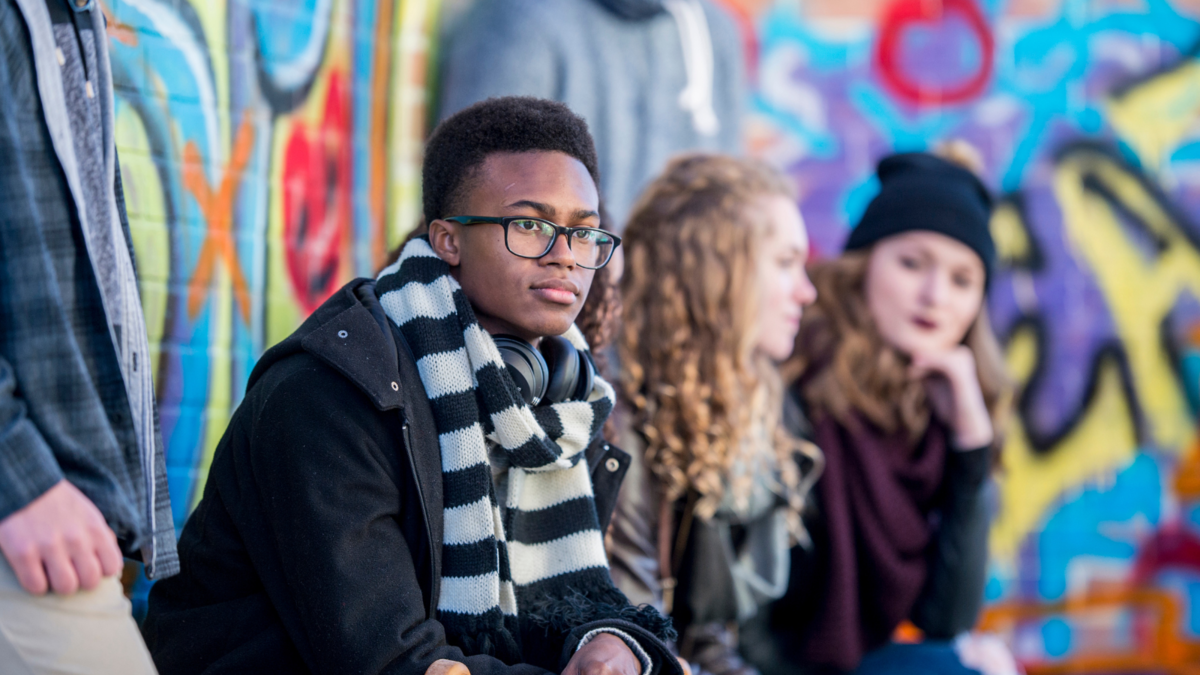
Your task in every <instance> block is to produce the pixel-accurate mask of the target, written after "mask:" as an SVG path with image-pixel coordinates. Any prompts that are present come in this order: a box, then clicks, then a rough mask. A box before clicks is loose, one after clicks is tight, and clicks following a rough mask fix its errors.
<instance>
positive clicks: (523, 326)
mask: <svg viewBox="0 0 1200 675" xmlns="http://www.w3.org/2000/svg"><path fill="white" fill-rule="evenodd" d="M578 314H579V312H578V311H575V310H574V308H570V309H569V310H568V311H564V312H554V313H549V312H538V313H537V315H536V316H530V315H525V316H522V317H516V318H517V319H518V320H516V321H510V323H511V324H512V325H513V326H515V327H516V328H518V329H520V330H521V332H522V333H523V334H525V335H528V336H531V337H537V338H543V337H548V336H550V335H562V334H563V333H565V332H567V331H568V330H569V329H570V328H571V324H573V323H575V317H576V316H578Z"/></svg>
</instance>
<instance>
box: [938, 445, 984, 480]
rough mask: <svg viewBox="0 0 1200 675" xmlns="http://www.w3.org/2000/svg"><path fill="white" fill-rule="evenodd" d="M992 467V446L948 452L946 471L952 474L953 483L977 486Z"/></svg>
mask: <svg viewBox="0 0 1200 675" xmlns="http://www.w3.org/2000/svg"><path fill="white" fill-rule="evenodd" d="M991 468H992V447H991V446H990V445H985V446H984V447H982V448H973V449H970V450H955V451H953V452H951V453H949V458H948V466H947V469H948V472H949V473H950V474H952V475H953V476H954V483H955V485H969V486H972V487H979V486H980V485H982V484H983V481H984V479H986V478H987V476H988V473H989V472H990V471H991Z"/></svg>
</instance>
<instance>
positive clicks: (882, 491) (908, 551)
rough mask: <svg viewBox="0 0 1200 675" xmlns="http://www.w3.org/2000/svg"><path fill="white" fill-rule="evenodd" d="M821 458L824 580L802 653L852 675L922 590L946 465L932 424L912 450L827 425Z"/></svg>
mask: <svg viewBox="0 0 1200 675" xmlns="http://www.w3.org/2000/svg"><path fill="white" fill-rule="evenodd" d="M814 440H815V441H816V443H817V445H818V446H819V447H820V448H821V450H822V451H823V452H824V453H825V473H824V475H823V476H822V477H821V481H820V483H819V484H818V486H817V498H818V500H819V504H820V508H821V514H820V517H821V518H823V519H824V521H825V526H826V529H827V531H828V547H826V548H824V550H822V551H817V555H820V556H824V557H825V558H826V560H825V561H824V562H825V563H826V564H825V565H820V566H819V568H820V567H823V568H824V569H826V570H828V577H827V578H826V579H825V580H823V582H822V584H823V586H824V588H825V592H824V598H823V599H821V600H820V601H819V603H818V605H817V608H816V614H815V616H814V617H813V622H812V623H811V624H810V625H811V626H812V630H811V633H810V635H809V636H808V640H807V644H806V645H805V647H804V654H805V656H806V657H807V660H808V661H809V662H810V663H813V664H820V665H826V666H834V667H836V668H839V669H841V670H853V669H854V668H855V667H857V666H858V663H859V661H861V660H862V657H863V654H864V653H866V652H867V651H869V650H871V649H874V648H875V647H878V646H880V645H882V644H883V643H885V642H887V641H888V639H889V638H890V637H891V634H892V632H893V631H894V630H895V629H896V626H898V625H899V624H900V622H901V621H903V620H905V619H907V618H908V616H909V612H911V611H912V608H913V605H914V604H915V602H916V600H917V597H918V595H919V594H920V592H921V588H922V586H923V585H924V583H925V574H926V548H927V547H928V546H929V544H930V541H931V539H932V536H933V535H932V532H931V529H930V524H929V512H930V510H931V509H932V508H933V506H934V503H935V500H936V499H937V497H938V493H939V488H940V487H941V483H942V476H943V473H944V470H945V465H946V436H945V432H944V431H943V430H942V429H941V428H940V427H939V426H937V425H936V424H930V427H929V431H928V432H927V433H926V435H925V437H924V438H923V439H922V440H921V441H920V442H919V443H917V444H916V446H915V447H913V445H912V443H911V442H909V441H907V440H906V439H904V438H903V437H902V436H899V435H897V436H890V437H888V436H884V435H881V434H880V433H879V432H878V431H877V430H875V429H874V428H873V427H871V426H870V425H868V424H867V423H866V422H864V421H861V420H856V422H855V423H854V424H851V425H848V426H843V425H842V424H839V423H838V422H836V421H834V420H832V419H831V418H829V417H828V416H825V417H824V418H823V419H821V420H817V422H816V427H815V438H814Z"/></svg>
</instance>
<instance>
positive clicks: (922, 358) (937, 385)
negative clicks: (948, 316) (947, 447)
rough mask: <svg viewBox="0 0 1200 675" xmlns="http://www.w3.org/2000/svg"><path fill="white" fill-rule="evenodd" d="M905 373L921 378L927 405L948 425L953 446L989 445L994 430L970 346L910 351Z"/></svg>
mask: <svg viewBox="0 0 1200 675" xmlns="http://www.w3.org/2000/svg"><path fill="white" fill-rule="evenodd" d="M909 374H910V375H911V376H912V377H913V378H917V379H922V380H924V381H925V389H926V392H927V396H928V398H929V406H930V408H932V410H933V414H934V415H936V416H937V418H938V420H940V421H941V422H942V423H943V424H945V425H946V426H948V427H950V429H951V431H952V432H953V439H952V440H953V444H954V447H955V448H957V449H959V450H974V449H976V448H982V447H984V446H987V445H991V443H992V441H993V440H994V439H995V430H994V429H993V428H992V417H991V415H990V414H989V413H988V409H987V404H986V403H985V402H984V400H983V390H982V389H981V388H980V386H979V375H978V372H977V371H976V368H975V354H974V353H973V352H972V351H971V348H970V347H967V346H966V345H959V346H957V347H955V348H954V349H951V350H949V351H945V352H936V353H927V354H913V355H912V366H911V368H910V369H909Z"/></svg>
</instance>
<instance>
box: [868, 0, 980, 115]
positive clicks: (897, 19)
mask: <svg viewBox="0 0 1200 675" xmlns="http://www.w3.org/2000/svg"><path fill="white" fill-rule="evenodd" d="M950 16H958V17H961V18H962V19H963V21H965V22H966V24H967V26H968V27H969V28H970V31H971V33H972V35H973V36H974V38H975V40H976V41H977V42H978V43H979V49H980V52H981V53H982V58H981V59H980V65H979V68H978V69H977V70H976V71H975V73H974V74H973V75H972V76H971V77H970V78H968V79H967V80H966V81H964V82H962V83H961V84H957V85H954V86H952V87H949V88H943V87H942V86H941V85H928V84H923V83H921V81H920V80H919V79H918V78H917V77H914V76H913V75H912V74H910V73H906V72H904V70H903V68H902V66H901V65H900V49H901V48H902V46H903V42H902V39H903V37H904V33H905V31H907V30H908V29H910V28H914V27H916V26H918V25H921V24H927V25H928V24H937V23H940V22H942V21H945V20H946V19H947V18H948V17H950ZM994 47H995V42H994V40H993V38H992V31H991V29H990V28H989V27H988V25H987V20H986V19H984V17H983V13H982V12H980V10H979V7H978V6H977V5H976V4H975V3H974V1H973V0H896V2H895V3H893V4H892V5H891V7H889V8H888V11H887V13H886V14H884V17H883V22H882V26H881V28H880V31H879V41H878V42H877V43H876V46H875V64H876V67H878V68H879V72H880V75H881V76H882V77H883V82H884V84H885V85H886V86H887V88H888V89H889V90H890V91H891V92H892V93H893V94H895V95H896V96H897V97H899V98H902V99H904V100H906V101H909V102H911V103H915V104H917V105H944V104H948V103H962V102H964V101H968V100H970V99H972V98H975V97H976V96H979V95H980V94H981V93H983V90H984V88H985V87H986V86H987V83H988V81H989V80H991V78H992V68H993V66H994V63H995V61H994V59H995V53H994Z"/></svg>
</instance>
